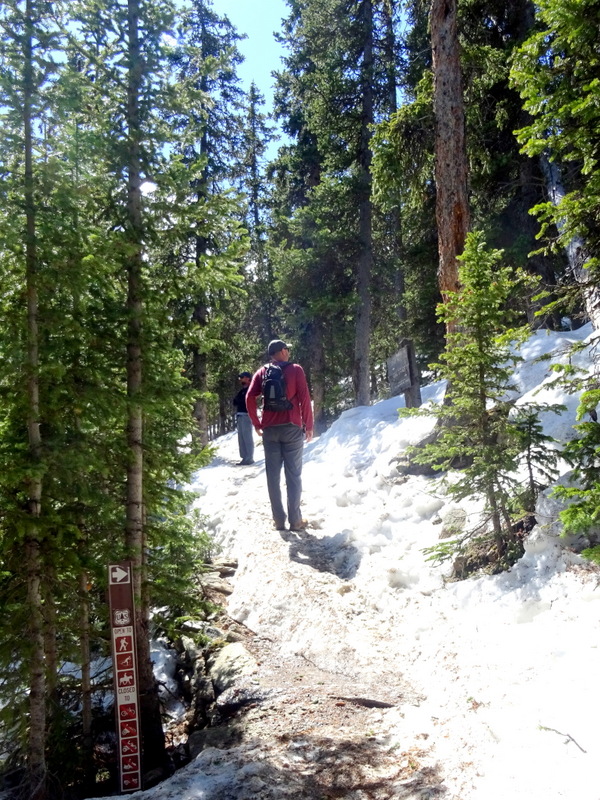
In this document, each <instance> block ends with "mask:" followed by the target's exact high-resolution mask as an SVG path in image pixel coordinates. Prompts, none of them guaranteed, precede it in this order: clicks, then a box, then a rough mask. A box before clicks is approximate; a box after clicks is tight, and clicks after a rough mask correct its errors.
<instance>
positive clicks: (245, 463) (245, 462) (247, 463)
mask: <svg viewBox="0 0 600 800" xmlns="http://www.w3.org/2000/svg"><path fill="white" fill-rule="evenodd" d="M240 464H243V465H244V466H245V467H249V466H250V465H251V464H254V461H246V460H245V459H244V460H243V461H240Z"/></svg>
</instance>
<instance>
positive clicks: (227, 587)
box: [200, 572, 233, 595]
mask: <svg viewBox="0 0 600 800" xmlns="http://www.w3.org/2000/svg"><path fill="white" fill-rule="evenodd" d="M200 586H201V587H202V588H203V589H212V590H213V591H214V592H219V594H226V595H229V594H232V592H233V586H232V585H231V584H230V583H229V581H226V580H224V579H223V578H221V576H220V575H219V573H218V572H207V573H205V574H204V575H202V576H201V577H200Z"/></svg>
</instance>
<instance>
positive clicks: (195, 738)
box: [188, 720, 243, 759]
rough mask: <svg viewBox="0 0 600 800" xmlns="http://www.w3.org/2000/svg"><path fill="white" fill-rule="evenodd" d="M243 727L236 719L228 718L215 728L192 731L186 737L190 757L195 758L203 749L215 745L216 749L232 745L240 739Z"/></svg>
mask: <svg viewBox="0 0 600 800" xmlns="http://www.w3.org/2000/svg"><path fill="white" fill-rule="evenodd" d="M242 734H243V727H242V725H241V724H240V723H239V722H238V721H237V720H230V721H229V722H227V723H225V724H224V725H219V726H218V727H216V728H204V729H203V730H200V731H194V732H193V733H191V734H190V737H189V739H188V748H189V751H190V758H191V759H194V758H196V757H197V756H198V755H199V754H200V753H201V752H202V751H203V750H206V749H207V748H209V747H216V748H217V749H218V750H223V749H225V748H229V747H234V746H235V745H236V744H238V743H239V742H240V741H241V739H242Z"/></svg>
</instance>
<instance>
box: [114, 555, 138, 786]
mask: <svg viewBox="0 0 600 800" xmlns="http://www.w3.org/2000/svg"><path fill="white" fill-rule="evenodd" d="M131 570H132V567H131V562H129V561H126V562H123V563H121V564H109V565H108V597H109V602H110V627H111V642H112V657H113V668H114V673H113V674H114V686H115V716H116V721H117V737H118V744H119V751H118V752H119V773H120V776H121V783H120V788H121V792H135V791H137V790H138V789H141V788H142V768H141V747H140V713H139V711H140V703H139V697H138V685H139V684H138V674H137V653H136V641H135V610H134V605H133V584H132V575H131Z"/></svg>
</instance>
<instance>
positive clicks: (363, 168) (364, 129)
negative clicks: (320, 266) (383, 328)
mask: <svg viewBox="0 0 600 800" xmlns="http://www.w3.org/2000/svg"><path fill="white" fill-rule="evenodd" d="M362 14H363V30H364V47H363V63H362V70H361V84H362V116H361V141H360V151H359V155H358V168H359V184H360V194H359V212H358V213H359V248H360V250H359V255H358V267H357V274H356V292H357V295H358V311H357V317H356V338H355V346H354V390H355V394H356V404H357V405H359V406H367V405H369V403H370V402H371V394H370V382H369V381H370V369H369V347H370V339H371V273H372V271H373V205H372V199H371V160H372V152H371V125H372V124H373V7H372V2H371V0H363V4H362Z"/></svg>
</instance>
